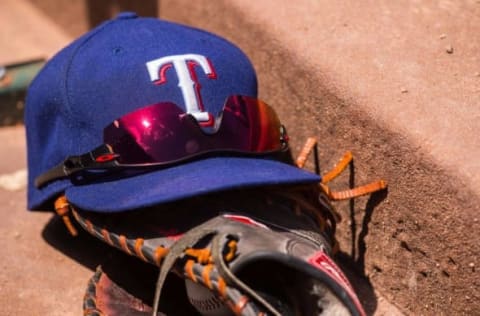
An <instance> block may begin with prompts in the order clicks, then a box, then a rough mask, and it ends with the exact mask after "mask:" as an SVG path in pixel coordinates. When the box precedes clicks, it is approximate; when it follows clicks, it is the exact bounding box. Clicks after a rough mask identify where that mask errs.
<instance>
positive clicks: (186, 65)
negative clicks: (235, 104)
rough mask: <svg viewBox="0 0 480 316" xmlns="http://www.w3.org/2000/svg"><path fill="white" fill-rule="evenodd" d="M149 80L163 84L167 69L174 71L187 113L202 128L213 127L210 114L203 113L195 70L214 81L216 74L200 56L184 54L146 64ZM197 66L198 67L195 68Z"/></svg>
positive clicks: (212, 118) (205, 59)
mask: <svg viewBox="0 0 480 316" xmlns="http://www.w3.org/2000/svg"><path fill="white" fill-rule="evenodd" d="M146 65H147V69H148V74H149V75H150V80H151V81H153V82H154V83H155V84H158V85H161V84H164V83H165V82H166V81H167V79H166V73H167V71H169V69H172V70H174V71H175V73H176V75H177V78H178V87H179V88H180V89H181V91H182V96H183V100H184V102H185V107H186V109H187V113H189V114H191V115H192V116H193V117H195V118H196V119H197V121H198V122H199V123H200V125H202V126H213V125H215V119H214V117H213V115H212V114H210V113H209V112H207V111H205V108H204V106H203V102H202V96H201V94H200V84H199V82H198V77H197V72H196V69H199V70H201V71H203V74H204V75H206V76H207V78H209V79H216V78H217V74H216V73H215V69H214V68H213V66H212V64H211V63H210V62H209V60H208V59H207V58H206V57H205V56H202V55H197V54H185V55H174V56H165V57H162V58H159V59H155V60H152V61H149V62H147V63H146ZM196 66H198V67H196Z"/></svg>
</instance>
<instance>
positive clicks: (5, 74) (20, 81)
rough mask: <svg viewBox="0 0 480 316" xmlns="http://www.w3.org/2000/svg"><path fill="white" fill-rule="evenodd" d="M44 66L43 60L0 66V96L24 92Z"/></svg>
mask: <svg viewBox="0 0 480 316" xmlns="http://www.w3.org/2000/svg"><path fill="white" fill-rule="evenodd" d="M44 64H45V60H44V59H35V60H31V61H26V62H21V63H16V64H11V65H6V66H1V65H0V95H4V94H9V93H13V92H17V91H24V90H26V89H27V87H28V85H29V84H30V82H31V81H32V79H33V78H34V77H35V76H36V75H37V73H38V72H39V71H40V69H41V68H42V67H43V65H44Z"/></svg>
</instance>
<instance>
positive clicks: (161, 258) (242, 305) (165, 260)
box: [72, 208, 280, 315]
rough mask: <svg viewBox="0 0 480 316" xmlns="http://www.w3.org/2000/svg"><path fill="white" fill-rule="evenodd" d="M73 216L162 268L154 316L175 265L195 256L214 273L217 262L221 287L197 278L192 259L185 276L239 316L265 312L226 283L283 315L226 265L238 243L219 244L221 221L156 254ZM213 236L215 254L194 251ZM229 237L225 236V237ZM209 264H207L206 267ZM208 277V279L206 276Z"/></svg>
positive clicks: (115, 244)
mask: <svg viewBox="0 0 480 316" xmlns="http://www.w3.org/2000/svg"><path fill="white" fill-rule="evenodd" d="M72 214H73V216H74V217H75V219H76V220H77V222H78V223H79V224H80V225H81V226H82V227H83V228H84V229H85V230H86V231H88V232H89V233H90V234H92V235H93V236H95V237H97V238H99V239H101V240H104V241H105V242H107V243H108V244H110V245H111V246H113V247H116V248H118V249H121V250H123V251H124V252H126V253H128V254H130V255H134V256H137V257H139V258H142V259H143V260H145V261H146V262H149V263H152V264H154V265H157V266H158V267H160V274H159V277H158V279H157V286H156V291H155V298H154V304H153V315H156V314H155V313H156V311H157V310H158V304H159V299H160V295H161V291H162V287H163V284H164V282H165V279H166V276H167V274H168V273H169V272H170V270H171V269H172V268H173V266H174V264H175V262H176V261H177V260H178V259H179V258H182V257H184V256H187V257H193V258H195V259H196V261H197V262H199V263H200V264H203V265H204V266H205V267H204V268H202V271H203V270H204V269H209V270H210V271H211V272H214V271H212V267H213V263H215V264H216V265H215V267H216V268H220V269H221V271H220V270H219V271H218V274H219V276H218V277H217V278H216V279H217V282H216V283H217V286H216V287H214V286H212V285H211V282H210V280H211V276H210V275H209V274H208V273H204V272H202V273H201V277H200V278H199V277H195V273H194V272H193V271H194V270H195V269H193V268H192V263H190V262H189V260H187V261H186V263H185V264H183V270H184V274H185V276H187V277H188V278H189V279H191V280H192V281H194V282H198V283H201V284H202V285H204V286H206V287H207V288H210V289H211V290H214V291H215V292H216V293H217V294H219V296H220V297H221V298H222V299H224V300H225V301H226V302H227V304H228V305H229V306H230V308H231V309H232V311H233V312H234V313H236V314H237V315H261V311H258V309H257V308H255V306H254V305H252V304H251V303H249V301H250V299H249V297H247V296H245V295H243V294H241V292H240V291H238V290H236V289H235V288H228V290H225V289H224V284H225V285H226V284H228V283H227V282H226V281H225V279H226V280H228V281H229V282H230V284H235V286H237V287H238V288H240V289H242V290H243V291H244V292H245V293H247V294H248V295H249V296H250V297H251V298H253V299H254V300H255V301H256V302H257V303H259V304H260V306H262V307H263V308H265V309H266V310H268V312H269V313H270V314H272V315H280V313H278V312H277V311H276V310H275V308H273V307H272V306H271V305H270V304H269V303H268V302H267V301H266V300H264V299H263V298H262V297H260V296H259V295H257V294H256V293H255V292H254V291H253V290H252V289H250V288H249V287H248V286H247V285H246V284H244V283H243V282H242V281H240V280H239V279H238V278H236V277H235V275H233V273H232V272H231V271H230V269H229V268H228V266H227V265H226V263H225V262H229V261H230V260H232V259H233V257H234V256H235V249H236V243H235V242H232V240H231V238H229V239H228V240H227V242H225V243H222V244H220V243H219V242H217V240H219V239H220V238H222V236H220V235H217V232H216V231H215V229H213V228H209V226H210V227H215V226H212V225H215V223H216V222H215V221H219V219H218V218H214V219H212V220H210V221H207V222H205V223H203V224H202V225H199V226H197V227H195V228H193V229H192V230H190V231H188V232H186V233H185V234H184V236H183V237H182V238H180V239H179V240H178V241H177V242H176V243H175V244H173V246H171V247H170V248H167V247H164V246H162V245H160V246H158V247H157V248H156V249H155V250H154V251H153V252H152V250H151V249H148V248H147V247H145V246H144V245H143V239H141V238H137V239H135V240H131V239H128V238H127V237H126V236H124V235H117V234H115V233H111V232H109V231H107V230H106V229H105V228H100V227H98V226H96V225H94V224H93V223H92V222H91V221H90V220H88V219H86V218H83V217H82V216H80V214H79V213H78V212H77V211H76V210H75V209H73V208H72ZM209 235H215V236H214V239H213V242H212V245H213V246H212V253H211V254H210V251H209V250H208V249H195V248H190V247H191V246H193V245H194V244H195V243H197V242H198V241H199V240H201V239H202V238H204V237H207V236H209ZM223 238H225V236H224V237H223ZM224 246H226V247H227V250H228V251H227V252H226V253H225V255H223V251H222V250H223V248H224ZM205 264H206V265H205ZM205 276H206V277H205Z"/></svg>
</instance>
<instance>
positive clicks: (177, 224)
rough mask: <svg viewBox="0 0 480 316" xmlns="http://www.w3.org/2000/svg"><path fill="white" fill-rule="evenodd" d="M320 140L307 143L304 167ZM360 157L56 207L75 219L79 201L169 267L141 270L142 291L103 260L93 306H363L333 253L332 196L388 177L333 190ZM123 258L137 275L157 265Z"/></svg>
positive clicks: (123, 239)
mask: <svg viewBox="0 0 480 316" xmlns="http://www.w3.org/2000/svg"><path fill="white" fill-rule="evenodd" d="M315 144H316V142H315V140H313V139H310V140H309V142H307V145H306V147H305V148H304V150H303V151H302V153H301V154H300V156H299V159H298V160H297V165H298V166H300V167H302V166H303V164H304V163H305V160H306V157H307V156H308V153H309V152H311V151H312V149H313V148H315ZM351 159H352V157H351V154H350V153H347V154H346V155H345V156H344V158H343V159H342V161H341V162H340V163H339V164H338V165H337V167H336V168H335V169H334V170H332V171H331V172H329V173H327V174H326V175H325V176H324V177H323V179H324V180H323V183H322V184H320V186H318V185H307V186H294V187H292V186H290V187H263V188H256V189H248V190H241V191H229V192H222V193H217V194H211V195H207V196H202V197H197V198H194V199H190V200H185V201H180V202H175V203H172V204H165V205H161V206H157V207H154V208H150V209H142V210H135V211H130V212H125V213H115V214H103V213H102V214H99V213H94V212H88V211H86V210H81V209H77V208H75V206H73V205H69V204H68V202H67V201H66V200H65V198H64V197H62V198H60V199H59V200H58V201H57V206H58V207H57V212H58V213H59V214H62V215H63V217H64V220H65V221H66V224H67V222H68V224H67V227H68V226H70V227H72V226H73V225H72V224H71V223H70V222H69V221H68V220H67V218H68V216H67V215H66V212H67V211H68V210H71V211H72V213H73V216H74V217H75V219H76V221H77V222H78V223H79V224H80V226H81V227H83V228H84V229H85V230H87V231H88V232H89V233H91V234H92V235H94V236H95V237H97V238H99V239H100V240H102V241H104V242H106V243H108V244H110V245H111V246H114V247H116V248H118V249H120V250H122V251H123V252H125V253H127V254H129V255H132V256H135V257H138V258H140V259H141V260H142V261H144V262H146V263H149V264H151V266H157V267H159V268H160V272H159V274H158V275H157V276H156V275H155V273H153V274H152V273H150V275H148V276H142V278H144V279H146V281H145V282H144V283H143V288H141V290H139V287H138V286H137V287H136V288H135V289H132V290H129V289H128V288H127V287H126V286H125V284H124V283H122V282H119V281H117V279H118V278H115V277H113V276H112V275H111V274H109V273H108V271H106V269H102V268H99V269H98V270H97V271H96V273H95V275H94V276H93V278H92V279H91V280H90V282H89V285H88V289H87V293H86V295H85V299H84V313H85V315H179V314H181V315H185V314H196V313H200V314H201V315H231V314H235V315H320V314H322V315H331V314H334V315H364V314H365V313H364V311H363V309H362V306H361V304H360V302H359V300H358V298H357V296H356V294H355V292H354V291H353V289H352V287H351V285H350V283H349V282H348V280H347V278H346V277H345V276H344V275H343V273H342V272H341V270H340V269H339V268H338V267H337V265H336V264H335V263H334V262H333V260H332V259H331V256H332V254H333V253H334V252H335V251H336V249H337V242H336V240H335V225H336V223H337V222H338V221H339V220H340V216H339V215H338V213H337V212H336V211H335V209H334V208H333V206H332V205H331V203H330V202H331V201H332V200H339V199H348V198H352V197H355V196H358V195H363V194H368V193H370V192H373V191H377V190H380V189H384V188H385V187H386V183H385V182H384V181H379V182H375V183H372V184H369V185H367V186H363V187H359V188H356V189H352V190H346V191H343V192H332V191H331V190H330V189H329V188H328V186H327V185H326V182H328V181H330V180H331V179H333V178H335V177H336V176H337V175H338V174H339V173H340V172H341V171H342V170H344V169H345V167H346V166H347V165H348V163H349V162H350V161H351ZM138 262H139V263H141V261H138ZM120 265H121V266H122V270H123V271H124V273H123V274H124V275H127V276H128V275H131V276H130V279H132V278H134V279H136V278H139V277H138V276H136V275H135V273H136V271H137V272H138V271H139V270H145V267H144V266H145V265H147V266H148V264H145V263H142V265H141V266H138V267H136V268H130V267H131V265H125V264H123V263H120V262H118V263H117V266H120ZM155 279H157V282H156V284H154V282H152V280H155ZM148 280H149V281H148ZM146 284H148V285H146ZM145 287H149V288H145ZM140 293H141V294H140ZM192 307H193V308H192Z"/></svg>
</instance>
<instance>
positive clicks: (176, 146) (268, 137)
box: [104, 96, 283, 164]
mask: <svg viewBox="0 0 480 316" xmlns="http://www.w3.org/2000/svg"><path fill="white" fill-rule="evenodd" d="M216 120H217V124H216V125H218V130H217V131H216V132H214V133H205V132H204V131H203V130H202V128H201V127H200V126H199V124H198V123H197V122H196V120H195V118H193V116H191V115H188V114H186V113H184V112H183V111H182V110H181V109H180V108H179V107H178V106H176V105H175V104H173V103H158V104H154V105H150V106H147V107H144V108H141V109H139V110H136V111H134V112H132V113H129V114H127V115H125V116H123V117H122V118H120V119H117V120H115V121H114V122H113V123H112V124H110V125H109V126H107V127H106V128H105V130H104V142H105V143H106V144H108V145H110V146H111V147H112V150H113V151H114V152H115V153H116V154H118V155H119V157H118V158H117V160H118V162H119V163H122V164H143V163H169V162H174V161H178V160H182V159H186V158H190V157H192V156H196V155H199V154H202V153H207V152H211V151H224V152H228V151H234V152H242V153H252V154H255V153H268V152H273V151H278V150H281V149H282V146H283V144H282V143H281V136H282V135H281V124H280V121H279V120H278V117H277V115H276V113H275V111H274V110H273V109H272V108H271V107H270V106H268V105H267V104H265V103H263V102H262V101H259V100H257V99H255V98H251V97H246V96H232V97H230V98H228V100H227V101H226V103H225V107H224V110H223V113H222V114H221V115H220V116H219V117H217V118H216Z"/></svg>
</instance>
